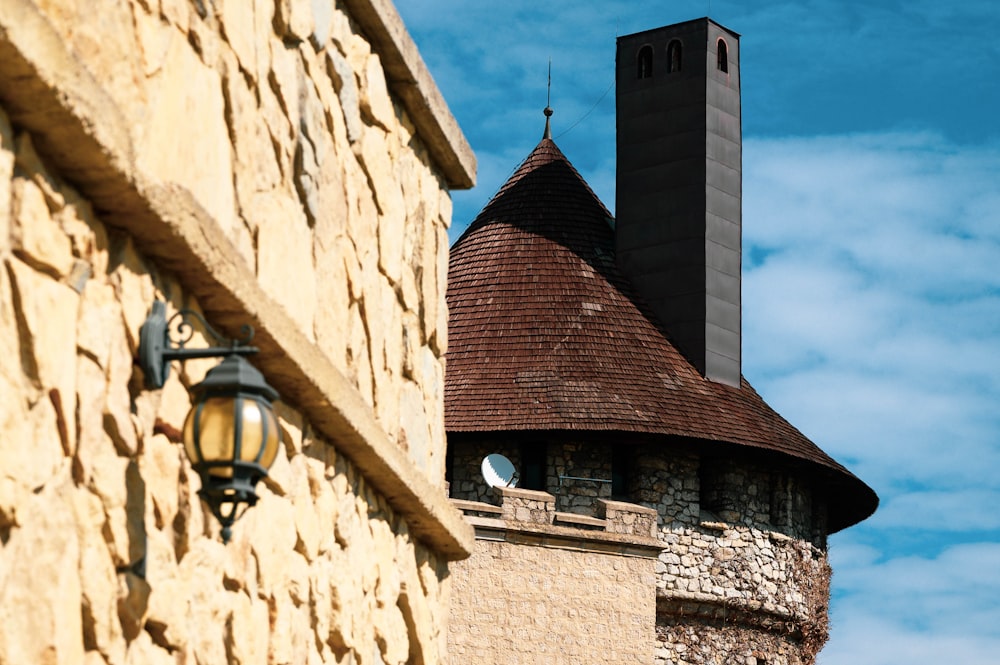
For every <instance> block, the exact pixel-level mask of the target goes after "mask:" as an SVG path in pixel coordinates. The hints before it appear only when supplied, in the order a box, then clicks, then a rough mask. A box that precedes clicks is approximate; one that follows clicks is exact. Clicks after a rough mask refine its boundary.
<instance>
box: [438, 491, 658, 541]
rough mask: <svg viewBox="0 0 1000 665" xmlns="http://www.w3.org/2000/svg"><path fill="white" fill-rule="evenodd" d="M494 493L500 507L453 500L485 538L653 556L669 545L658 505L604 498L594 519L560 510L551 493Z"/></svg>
mask: <svg viewBox="0 0 1000 665" xmlns="http://www.w3.org/2000/svg"><path fill="white" fill-rule="evenodd" d="M493 493H494V495H495V496H496V498H497V500H498V501H499V503H500V505H499V506H497V505H493V504H489V503H484V502H481V501H466V500H463V499H451V505H453V506H454V507H456V508H458V509H459V510H461V511H462V512H463V513H465V519H466V521H467V522H469V524H471V525H472V526H473V527H475V531H476V538H477V539H480V540H505V541H507V542H517V543H521V544H534V545H541V546H545V547H561V548H571V549H583V550H587V551H592V552H608V553H619V554H626V555H631V556H650V557H653V556H657V554H659V552H660V550H662V549H663V543H662V542H661V541H660V540H659V539H658V538H657V537H656V532H655V528H656V511H655V510H653V509H652V508H646V507H645V506H639V505H636V504H632V503H626V502H624V501H607V500H599V501H598V509H599V511H600V514H601V515H603V517H593V516H590V515H580V514H577V513H565V512H556V510H555V505H556V499H555V497H554V496H553V495H551V494H549V493H548V492H539V491H536V490H526V489H521V488H519V487H494V488H493ZM493 515H496V516H498V517H493Z"/></svg>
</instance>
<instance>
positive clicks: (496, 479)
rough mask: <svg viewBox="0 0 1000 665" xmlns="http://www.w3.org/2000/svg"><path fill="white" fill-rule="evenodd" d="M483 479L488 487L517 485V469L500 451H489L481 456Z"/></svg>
mask: <svg viewBox="0 0 1000 665" xmlns="http://www.w3.org/2000/svg"><path fill="white" fill-rule="evenodd" d="M482 469H483V480H485V481H486V484H487V485H489V486H490V487H517V477H516V476H517V471H516V470H515V469H514V463H513V462H511V461H510V460H509V459H507V458H506V457H504V456H503V455H501V454H500V453H491V454H489V455H487V456H486V457H484V458H483V467H482Z"/></svg>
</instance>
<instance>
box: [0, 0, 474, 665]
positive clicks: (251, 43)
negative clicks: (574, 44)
mask: <svg viewBox="0 0 1000 665" xmlns="http://www.w3.org/2000/svg"><path fill="white" fill-rule="evenodd" d="M393 21H396V22H395V23H394V22H393ZM421 67H422V63H421V62H420V61H419V56H416V55H415V50H413V47H412V42H409V41H408V37H406V34H405V29H403V28H402V27H401V24H398V16H395V14H394V10H392V8H391V5H387V4H385V3H367V2H364V1H363V0H350V1H349V2H343V3H341V2H338V3H334V2H333V0H329V1H324V0H313V1H310V2H301V1H299V0H275V1H271V2H268V1H261V0H257V1H254V2H251V1H246V2H244V1H243V0H239V1H233V2H228V1H227V2H213V3H204V2H188V1H185V0H156V1H153V2H149V1H146V0H142V1H134V2H132V1H129V0H98V1H97V2H94V3H82V2H75V1H70V0H57V1H56V2H45V3H40V2H34V1H33V0H10V1H9V2H5V3H4V7H3V11H2V12H0V263H2V267H0V351H2V353H0V356H2V357H0V395H2V396H3V399H2V400H0V612H2V614H3V621H0V662H5V663H8V662H9V663H49V664H60V663H66V664H74V665H75V664H77V663H85V664H88V665H91V664H92V665H97V664H98V663H106V664H108V665H119V664H123V665H124V664H127V663H153V664H154V665H155V664H156V663H177V662H192V663H193V662H198V663H227V662H228V663H262V662H269V663H306V662H308V663H320V662H326V663H333V662H337V663H346V662H351V663H365V664H367V663H379V664H381V663H387V664H389V663H404V662H405V663H411V662H423V663H436V662H443V661H444V659H445V650H446V641H445V635H446V624H447V603H448V591H449V581H448V572H447V567H448V561H449V560H453V559H456V558H461V557H463V556H467V555H468V553H469V552H470V551H471V549H472V544H473V539H472V529H471V528H470V527H469V526H468V525H467V524H465V523H464V522H463V521H462V518H461V515H460V513H459V512H458V511H456V510H454V509H453V508H451V507H450V506H449V505H448V504H447V502H446V500H445V498H444V492H443V469H444V449H445V448H444V434H443V427H442V424H443V418H442V414H443V410H442V409H443V407H442V394H441V391H442V383H441V377H442V360H441V358H442V354H443V351H444V345H445V327H446V312H445V310H444V305H443V303H444V283H443V280H444V275H445V270H446V254H447V239H446V227H447V224H448V222H449V218H450V200H449V198H448V193H447V191H446V189H447V187H448V186H449V185H459V186H468V185H469V184H470V182H471V179H472V178H473V177H474V166H473V163H474V162H470V161H468V159H466V156H467V155H465V150H466V149H467V146H465V144H464V139H462V138H461V135H460V134H459V133H457V128H454V127H450V128H449V127H448V126H446V125H448V120H449V118H450V115H447V113H446V109H445V110H444V111H442V110H441V108H438V107H435V104H437V103H438V101H439V99H438V98H439V95H438V93H437V91H436V88H433V84H432V82H429V79H424V78H421V76H422V75H421V73H420V72H421ZM389 70H392V71H394V72H396V74H393V75H390V74H389V73H388V71H389ZM400 72H402V73H406V72H410V73H412V74H413V75H412V76H410V75H406V76H403V75H400ZM394 77H395V78H394ZM397 79H398V80H402V81H403V82H402V83H398V84H397V83H394V81H395V80H397ZM421 86H423V87H421ZM421 95H422V96H421ZM413 100H417V101H413ZM442 114H443V115H442ZM451 122H453V120H451ZM435 123H436V124H435ZM463 146H464V148H463ZM449 150H450V151H451V152H449ZM467 157H468V158H469V159H471V155H468V156H467ZM154 299H161V300H164V301H166V302H167V305H168V315H170V314H171V313H173V312H174V311H176V310H178V309H180V308H182V307H187V308H192V309H194V310H196V311H201V312H203V313H204V314H205V316H206V318H207V319H208V320H209V321H210V322H211V323H212V324H213V325H215V326H217V327H218V328H219V329H220V330H222V331H223V332H224V333H228V334H235V333H236V332H237V331H238V329H239V326H240V325H242V324H244V323H250V324H252V325H254V326H255V328H256V330H257V336H256V337H255V339H254V342H255V344H256V345H257V346H259V347H260V349H261V352H260V354H259V355H257V356H255V357H254V360H253V362H254V363H255V364H256V365H257V366H258V367H259V368H260V369H261V370H262V372H263V373H264V375H265V377H266V378H267V380H268V381H269V382H270V383H271V384H272V385H273V386H274V387H275V388H276V389H277V390H278V391H279V393H280V394H281V401H280V402H279V403H278V404H277V411H278V415H279V419H280V422H281V425H282V428H283V449H282V452H281V453H279V455H278V458H277V460H276V462H275V464H274V466H273V467H272V470H271V473H270V476H269V477H268V478H267V479H266V480H265V481H264V482H262V483H261V484H260V486H259V487H258V492H259V494H260V495H261V500H260V501H259V503H258V504H257V506H256V507H254V508H253V509H251V510H250V511H249V512H248V513H247V515H246V516H245V517H244V518H243V519H242V520H240V521H239V522H237V524H236V525H235V527H234V533H233V541H232V542H231V543H230V544H229V545H223V544H222V543H221V542H220V541H219V537H218V524H217V523H216V522H215V520H214V518H212V517H211V516H210V514H209V513H208V512H207V511H206V510H205V508H204V506H203V504H202V503H201V502H200V500H199V498H198V496H197V490H198V489H199V478H198V476H197V474H195V473H193V472H192V470H191V468H190V465H189V463H188V462H187V460H186V458H185V457H184V454H183V451H182V445H181V444H180V442H179V439H180V430H181V427H182V423H183V420H184V417H185V414H186V412H187V410H188V408H189V395H188V392H187V389H188V387H190V386H191V385H192V384H194V383H196V382H197V381H199V380H200V379H201V377H202V376H203V375H204V373H205V372H206V371H207V370H208V369H209V368H210V367H212V366H213V365H214V363H215V362H216V361H213V360H202V361H189V362H187V363H185V364H184V365H180V364H177V363H175V365H174V368H173V371H172V372H171V377H170V379H169V381H168V382H167V383H166V385H165V386H164V387H163V388H162V389H159V390H147V389H146V388H145V386H144V381H143V377H142V372H141V370H139V369H138V368H137V366H136V365H135V364H134V357H135V354H136V351H137V346H138V333H139V328H140V326H141V325H142V322H143V321H144V319H145V317H146V315H147V314H148V312H149V309H150V306H151V304H152V302H153V300H154ZM205 341H206V340H205V339H204V333H203V331H200V330H198V331H196V334H195V339H194V340H193V342H192V344H193V345H196V346H197V345H200V344H202V343H204V342H205Z"/></svg>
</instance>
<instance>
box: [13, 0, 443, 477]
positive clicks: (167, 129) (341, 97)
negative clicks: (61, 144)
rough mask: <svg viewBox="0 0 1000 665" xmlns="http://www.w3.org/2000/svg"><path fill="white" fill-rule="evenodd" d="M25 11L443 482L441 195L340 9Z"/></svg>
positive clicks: (122, 6)
mask: <svg viewBox="0 0 1000 665" xmlns="http://www.w3.org/2000/svg"><path fill="white" fill-rule="evenodd" d="M16 4H22V5H24V7H25V9H24V11H25V12H26V13H27V12H30V11H33V12H36V13H37V16H36V17H35V18H36V19H37V22H39V23H41V24H43V27H44V29H45V30H47V31H49V32H50V33H51V36H52V37H53V38H54V39H58V40H59V41H60V43H61V46H62V47H63V48H64V49H65V50H66V51H67V53H68V55H69V56H70V57H72V58H73V59H74V61H75V63H76V64H77V66H78V67H79V69H80V75H81V76H90V77H93V79H95V80H96V81H97V82H98V83H99V92H100V96H101V100H100V101H101V102H102V103H103V104H104V105H105V106H106V108H103V109H101V112H102V113H105V114H108V117H107V118H106V119H107V120H109V121H112V122H113V124H114V127H113V131H114V132H115V133H116V134H117V136H116V137H115V138H116V139H117V140H118V141H120V142H121V143H122V144H124V145H123V147H124V149H125V150H126V151H127V152H128V158H129V160H130V161H131V164H130V165H129V166H130V167H131V168H132V169H134V170H135V171H138V172H141V173H142V174H143V175H144V176H145V177H147V178H149V179H150V180H153V181H157V182H164V183H171V184H172V185H173V186H176V187H180V188H183V189H184V190H187V192H189V193H190V194H191V195H192V196H193V199H194V201H195V202H196V204H197V205H198V206H200V207H201V208H203V209H204V211H205V212H206V213H207V214H208V215H209V216H211V218H212V219H213V220H214V222H215V223H217V224H218V226H219V228H220V229H221V230H222V232H223V233H224V234H225V236H226V237H227V238H228V239H229V240H230V241H231V242H232V244H233V246H234V247H235V248H236V250H237V251H238V252H239V254H240V256H241V257H242V259H243V260H244V261H245V263H246V265H247V266H248V267H249V268H250V270H251V271H252V272H253V273H254V274H255V276H256V279H257V282H258V284H259V285H260V286H261V287H262V288H263V290H264V291H265V292H266V293H267V294H268V295H270V296H271V297H272V298H273V300H274V301H275V302H276V303H278V304H279V305H280V306H281V307H283V308H284V309H285V310H286V312H287V314H288V315H289V316H290V317H291V318H292V320H293V321H294V322H295V324H296V325H297V326H298V328H299V329H300V330H301V332H302V333H303V334H304V335H305V336H306V338H308V339H309V340H310V341H314V342H315V343H316V344H317V346H318V347H319V349H321V350H322V352H323V353H324V354H325V355H326V356H327V357H328V358H329V359H330V361H331V362H332V363H333V364H334V365H335V366H336V367H337V368H338V369H340V370H341V371H342V372H343V373H344V374H345V375H346V376H348V377H349V378H350V379H351V381H352V382H353V383H354V384H355V386H356V387H357V388H358V391H359V394H360V395H361V396H362V398H363V399H364V400H365V401H366V402H368V403H369V404H370V405H371V406H372V407H373V408H374V409H375V413H376V415H377V417H378V420H379V423H380V424H381V425H382V427H383V428H384V430H385V431H386V433H387V434H388V436H389V437H390V439H391V440H394V441H396V442H397V443H398V444H399V445H401V446H403V447H404V448H405V449H407V450H408V451H409V454H410V456H411V458H412V459H413V461H414V462H415V463H416V464H417V465H418V466H419V467H420V468H422V469H424V470H425V472H426V473H427V474H428V475H429V476H430V477H431V478H432V479H434V481H435V482H438V481H439V479H440V477H441V474H442V473H443V470H444V466H443V465H444V459H443V453H444V450H443V448H442V447H441V445H440V442H441V441H442V440H443V436H444V434H443V430H442V423H443V415H442V406H441V405H442V396H441V392H442V390H443V366H442V362H441V356H442V354H443V351H444V348H445V344H446V334H447V330H446V329H447V312H446V308H445V305H444V301H443V299H442V298H441V297H440V294H441V293H442V292H443V288H444V279H445V275H446V270H447V266H446V261H447V259H446V256H447V246H448V240H447V226H448V224H449V222H450V218H451V201H450V197H449V195H448V192H447V185H448V182H447V177H446V176H445V174H443V173H442V172H441V169H440V168H439V167H437V166H435V164H434V162H433V160H432V159H431V157H430V155H429V154H428V150H427V147H426V144H425V142H424V139H423V137H422V136H421V135H420V134H418V133H417V131H416V129H415V127H414V124H413V121H412V118H411V116H410V114H409V113H408V112H407V110H406V109H405V108H404V106H403V105H402V104H401V103H400V102H399V100H398V98H393V96H391V95H390V92H389V88H388V84H387V76H386V74H385V71H384V68H385V64H384V63H383V58H382V57H381V56H380V55H379V54H378V53H377V52H375V51H374V50H373V47H372V44H371V43H370V41H369V38H368V37H367V36H366V35H365V34H364V33H363V32H362V31H361V30H360V29H359V27H358V24H357V23H356V22H355V18H354V17H352V16H351V15H349V14H348V13H346V11H345V8H344V5H343V4H341V3H335V2H334V0H320V1H315V2H305V1H302V0H256V1H248V0H226V1H225V2H212V3H208V2H189V1H188V0H162V2H161V1H159V0H157V1H155V2H148V1H147V0H95V1H94V2H79V1H78V0H60V1H58V2H49V3H44V4H42V5H40V6H39V7H35V6H34V3H32V2H30V1H29V0H22V2H20V3H16ZM355 4H359V3H355ZM42 7H43V8H42ZM37 29H39V30H41V29H43V28H37ZM400 29H402V28H400ZM459 136H460V135H459ZM376 321H377V322H378V324H377V325H376V324H375V322H376Z"/></svg>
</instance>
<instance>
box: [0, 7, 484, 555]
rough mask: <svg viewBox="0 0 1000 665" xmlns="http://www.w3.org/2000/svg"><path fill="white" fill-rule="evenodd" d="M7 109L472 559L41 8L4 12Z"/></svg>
mask: <svg viewBox="0 0 1000 665" xmlns="http://www.w3.org/2000/svg"><path fill="white" fill-rule="evenodd" d="M0 103H2V104H3V105H4V106H5V108H6V110H7V112H8V114H9V116H10V119H11V121H12V122H13V123H15V124H16V125H18V126H20V127H22V128H24V129H26V130H28V131H29V132H31V133H32V138H33V139H37V140H36V147H37V148H38V150H39V152H40V153H41V154H42V155H44V157H45V158H46V159H47V160H48V161H50V162H51V163H52V164H53V166H55V167H56V168H57V169H58V170H59V171H60V172H61V174H62V175H63V176H64V177H65V178H66V179H67V180H68V181H69V182H70V183H71V184H73V186H75V187H76V188H77V189H79V190H80V192H81V193H82V194H83V195H84V196H86V197H88V198H89V199H90V200H91V202H92V203H93V204H94V205H95V207H96V208H97V209H98V212H99V214H100V215H101V218H102V220H103V221H104V222H106V223H107V224H108V225H109V226H112V227H116V228H119V229H122V230H124V231H125V232H127V233H129V234H131V235H132V236H133V237H134V239H135V242H136V244H137V246H138V247H139V249H140V250H141V251H142V252H143V253H144V254H145V255H147V256H149V257H150V258H152V259H154V260H155V261H156V262H157V263H158V264H159V265H161V266H162V267H164V268H167V269H169V270H171V271H173V272H174V273H175V274H176V275H177V278H178V280H179V281H180V282H181V284H182V285H183V286H184V287H185V288H186V289H188V290H189V291H190V292H191V293H192V295H194V296H195V297H197V298H198V301H199V304H200V305H201V307H202V310H203V311H204V313H205V315H206V317H207V318H208V319H209V320H211V321H212V323H213V325H217V326H218V327H219V328H220V329H221V330H222V331H223V332H225V333H227V334H230V335H232V336H237V331H238V330H239V328H240V326H241V325H243V324H244V323H248V322H249V323H251V324H252V325H253V326H254V328H255V329H256V331H257V336H256V337H255V338H254V343H255V345H256V346H258V347H259V348H260V353H259V354H258V355H257V356H255V358H254V364H256V365H257V366H258V367H259V368H260V370H261V371H262V372H264V374H265V375H266V377H267V380H268V382H269V383H271V385H273V386H274V387H275V388H276V389H277V390H278V391H279V392H280V393H281V394H282V398H283V399H286V400H288V401H289V402H290V403H292V404H294V405H295V406H297V407H298V408H300V409H301V410H302V413H303V415H304V416H305V417H306V418H308V419H309V421H310V422H311V423H312V424H313V426H314V427H315V428H316V430H317V431H318V432H319V433H320V434H322V435H323V436H325V437H327V438H329V439H330V440H332V441H334V442H335V443H336V447H337V449H338V451H340V452H342V453H343V454H344V455H345V456H346V457H348V458H349V459H350V460H351V461H352V462H353V463H354V464H355V465H356V466H357V467H358V470H359V471H360V472H361V473H362V475H363V476H364V477H365V479H366V480H367V481H368V482H369V483H370V484H371V485H372V487H373V488H375V489H376V490H377V491H378V492H379V493H380V494H381V495H382V496H384V497H385V498H386V499H387V500H388V502H389V504H390V505H391V506H392V508H393V509H394V510H395V511H396V512H397V513H398V514H399V515H400V516H401V517H403V518H404V519H405V520H406V522H407V525H408V527H409V529H410V531H411V533H413V534H414V536H415V537H417V538H418V539H420V540H421V541H423V542H424V543H426V544H427V545H428V546H429V547H430V548H431V549H433V550H434V551H436V552H438V553H440V554H441V555H442V556H444V557H445V558H447V559H450V560H455V559H463V558H465V557H467V556H469V555H470V554H471V553H472V549H473V547H474V534H473V530H472V527H471V526H470V525H469V524H468V523H466V522H465V521H464V519H463V517H462V515H461V513H460V512H459V511H458V510H456V509H455V508H453V507H452V506H451V505H449V504H448V500H447V499H446V498H445V497H444V495H443V493H442V492H441V489H440V488H439V487H436V486H434V485H432V484H431V483H430V481H429V480H428V479H427V478H426V477H425V476H424V475H423V474H422V473H420V472H419V471H418V470H417V469H416V468H415V467H414V465H413V463H412V462H411V461H410V459H409V458H408V457H407V456H406V454H405V453H404V452H403V451H402V450H400V449H399V448H398V447H397V446H395V445H394V444H393V443H392V442H391V441H390V440H389V439H388V437H387V436H386V434H385V432H383V431H382V429H381V427H380V426H379V425H378V422H377V421H376V419H375V414H374V413H373V411H372V409H371V407H369V406H368V405H367V404H366V403H365V402H364V401H363V400H362V399H361V397H360V396H359V395H358V393H357V390H356V389H355V388H354V386H353V385H352V384H351V382H350V381H348V380H347V378H345V377H344V376H343V375H342V374H341V373H340V372H339V371H338V370H337V369H336V368H335V367H334V366H333V364H332V363H331V362H330V361H329V359H328V358H327V357H326V356H325V355H323V354H322V353H321V352H320V351H319V350H318V349H317V348H316V347H315V345H313V344H312V343H311V342H310V341H309V340H308V339H307V338H306V337H305V336H304V335H303V334H302V332H301V331H300V330H299V328H298V326H297V325H296V324H295V322H294V321H292V319H291V318H290V317H289V316H288V314H287V313H286V312H285V310H284V309H283V308H282V307H281V306H280V305H278V304H277V303H276V302H274V301H273V300H272V299H271V298H270V296H268V295H267V294H266V293H265V292H264V291H263V289H261V288H260V286H259V285H258V284H257V280H256V277H255V276H254V275H253V273H252V272H251V271H250V269H249V268H248V267H247V265H246V264H245V263H244V262H243V261H242V259H241V258H240V254H239V252H238V251H237V249H236V248H235V247H234V246H233V244H232V243H231V242H230V241H229V239H228V238H226V236H225V234H224V233H223V232H222V230H221V229H220V228H219V226H218V224H217V223H216V222H215V220H214V219H213V218H212V217H211V216H210V215H209V214H208V213H207V212H206V211H205V210H204V209H203V208H202V207H201V206H200V205H199V204H198V203H197V201H195V199H194V197H193V196H192V195H191V193H190V192H189V191H188V190H186V189H184V188H182V187H178V186H176V185H164V184H162V183H158V182H152V181H150V180H149V178H148V177H147V176H146V175H145V174H143V173H141V172H139V171H138V169H137V168H136V166H135V156H134V154H133V152H132V145H131V142H130V140H129V138H128V136H127V134H126V133H124V132H123V131H122V130H121V128H122V127H123V126H124V119H123V118H122V116H121V113H120V112H119V110H118V108H117V107H116V106H115V105H114V103H113V102H112V101H111V99H110V98H109V97H108V96H107V94H105V92H104V90H103V88H102V87H101V86H100V84H99V83H98V82H97V81H96V80H95V79H94V78H93V76H92V75H91V74H90V73H89V72H88V71H87V70H86V69H85V68H84V67H83V66H82V65H81V64H80V63H79V62H78V61H77V60H76V59H75V58H74V57H73V56H72V54H71V53H69V52H68V51H67V50H66V47H65V44H64V42H63V39H62V38H61V36H60V35H59V34H57V33H56V32H55V30H54V29H53V28H52V26H51V25H50V24H49V23H48V22H47V20H46V19H45V17H44V16H43V14H42V12H40V11H39V9H38V7H37V6H36V4H35V3H34V2H32V1H31V0H0Z"/></svg>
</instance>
